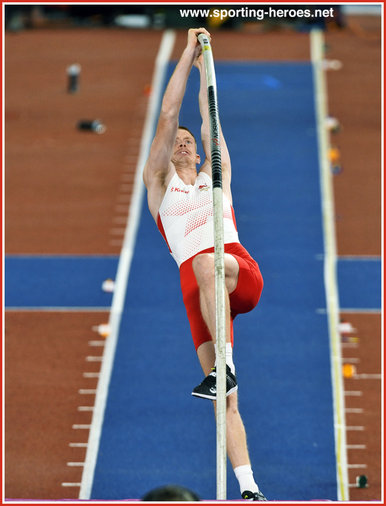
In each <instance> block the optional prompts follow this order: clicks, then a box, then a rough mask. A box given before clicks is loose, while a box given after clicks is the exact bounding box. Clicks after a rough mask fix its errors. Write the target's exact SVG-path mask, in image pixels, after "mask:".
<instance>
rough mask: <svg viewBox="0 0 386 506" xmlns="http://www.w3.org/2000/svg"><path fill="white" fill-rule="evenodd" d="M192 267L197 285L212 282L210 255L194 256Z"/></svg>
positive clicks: (212, 258) (212, 259)
mask: <svg viewBox="0 0 386 506" xmlns="http://www.w3.org/2000/svg"><path fill="white" fill-rule="evenodd" d="M192 267H193V272H194V275H195V276H196V279H197V283H198V284H199V285H201V284H204V283H212V282H213V279H214V257H213V254H212V253H201V254H200V255H197V256H195V257H194V259H193V263H192Z"/></svg>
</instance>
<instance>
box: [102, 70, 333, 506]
mask: <svg viewBox="0 0 386 506" xmlns="http://www.w3.org/2000/svg"><path fill="white" fill-rule="evenodd" d="M172 68H173V67H171V69H170V72H171V71H172ZM216 69H217V79H218V88H219V103H220V111H221V119H222V123H223V129H224V132H225V135H226V137H227V139H228V144H229V149H230V152H231V156H232V161H233V181H232V187H233V193H234V207H235V212H236V217H237V220H238V228H239V233H240V237H241V240H242V242H243V243H244V245H245V246H246V248H247V249H248V250H249V251H250V252H251V253H252V254H253V256H255V258H256V259H257V260H258V262H259V264H260V267H261V270H262V273H263V276H264V278H265V288H264V291H263V295H262V299H261V303H260V305H259V307H258V308H257V309H256V310H254V311H253V312H252V313H250V314H248V315H245V316H240V317H239V318H238V320H236V326H235V329H236V347H235V361H236V367H237V372H238V378H239V384H240V394H239V396H240V410H241V413H242V416H243V418H244V422H245V425H246V428H247V433H248V441H249V447H250V451H251V458H252V463H253V468H254V471H255V475H256V478H257V480H258V482H259V484H260V486H261V488H262V490H263V491H264V492H265V493H266V495H267V496H268V497H269V498H271V499H277V500H308V499H315V498H327V499H336V474H335V454H334V437H333V412H332V395H331V380H330V362H329V344H328V342H329V341H328V331H327V321H326V317H325V316H323V315H320V314H317V308H319V307H324V287H323V271H322V267H323V264H322V262H320V261H319V260H317V255H318V254H321V253H322V252H323V244H322V225H321V212H320V209H321V206H320V192H319V172H318V158H317V146H316V127H315V116H314V102H313V85H312V72H311V67H310V65H307V64H291V65H289V64H286V65H283V64H268V65H267V64H264V65H263V64H239V63H237V64H229V63H226V64H225V63H221V64H217V66H216ZM197 86H198V82H197V79H194V80H193V79H192V82H191V83H190V84H189V87H188V94H187V99H186V101H185V102H184V107H183V112H182V116H181V121H180V123H181V124H184V125H187V126H189V127H191V128H192V129H193V132H194V133H196V134H198V133H199V118H198V112H197ZM197 136H198V137H199V135H197ZM149 265H151V276H150V277H148V273H149ZM201 378H202V373H201V371H200V368H199V366H198V363H197V359H196V357H195V353H194V348H193V345H192V343H191V338H190V335H189V329H188V323H187V320H186V316H185V312H184V307H183V305H182V301H181V296H180V291H179V279H178V272H177V267H176V266H175V264H174V262H173V260H172V259H171V258H170V257H169V254H168V252H167V248H166V246H165V244H163V240H162V238H161V236H160V235H159V233H158V231H157V229H156V227H155V224H154V223H153V221H152V218H151V216H150V214H149V212H148V210H147V209H146V208H145V204H144V209H143V212H142V217H141V223H140V229H139V236H138V240H137V245H136V251H135V254H134V260H133V264H132V270H131V276H130V280H129V288H128V294H127V299H126V304H125V315H124V319H123V322H122V328H121V333H120V338H119V342H118V349H117V354H116V360H115V364H114V369H113V375H112V379H111V384H110V394H109V400H108V405H107V411H106V416H105V422H104V427H103V435H102V439H101V446H100V453H99V457H98V462H97V466H96V472H95V479H94V486H93V491H92V498H98V499H101V498H102V499H121V498H125V497H127V498H130V497H141V496H142V495H143V494H144V493H145V492H146V491H147V490H149V489H151V488H153V487H155V486H159V485H162V484H165V483H170V482H172V483H179V484H182V485H185V486H187V487H190V488H192V489H194V490H195V491H196V492H197V493H198V494H199V495H200V496H201V497H202V498H205V499H214V498H215V494H216V491H215V482H216V478H215V467H216V466H215V424H214V419H213V408H212V406H211V404H210V403H209V402H206V401H203V400H198V399H194V398H192V397H191V396H190V392H191V389H192V387H194V386H195V385H196V384H197V383H198V382H199V381H200V380H201ZM229 471H230V472H229V473H228V498H229V499H238V498H239V490H238V485H237V482H236V480H235V478H234V476H233V472H232V471H231V470H229Z"/></svg>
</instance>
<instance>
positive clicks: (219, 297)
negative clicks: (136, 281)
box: [198, 33, 227, 500]
mask: <svg viewBox="0 0 386 506" xmlns="http://www.w3.org/2000/svg"><path fill="white" fill-rule="evenodd" d="M198 40H199V42H200V44H201V47H202V54H203V58H204V65H205V73H206V82H207V87H208V104H209V121H210V134H211V135H210V136H211V160H212V182H213V222H214V268H215V290H216V344H217V351H216V390H217V397H216V440H217V472H216V476H217V500H225V499H226V495H227V493H226V490H227V484H226V476H227V465H226V464H227V453H226V362H225V348H226V336H225V269H224V223H223V192H222V169H221V147H220V123H219V115H218V105H217V87H216V74H215V68H214V60H213V53H212V47H211V45H210V41H209V39H208V37H207V36H206V35H204V34H203V33H201V34H200V35H199V36H198Z"/></svg>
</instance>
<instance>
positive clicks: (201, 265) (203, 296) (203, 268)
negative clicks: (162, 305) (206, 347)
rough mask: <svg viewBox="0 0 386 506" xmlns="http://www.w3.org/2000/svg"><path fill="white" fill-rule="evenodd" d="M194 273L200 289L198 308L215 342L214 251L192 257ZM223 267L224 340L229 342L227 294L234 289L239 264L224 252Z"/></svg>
mask: <svg viewBox="0 0 386 506" xmlns="http://www.w3.org/2000/svg"><path fill="white" fill-rule="evenodd" d="M192 267H193V271H194V275H195V276H196V280H197V284H198V287H199V289H200V308H201V314H202V317H203V318H204V321H205V323H206V325H207V327H208V329H209V332H210V335H211V336H212V339H213V342H216V294H215V284H214V253H201V254H200V255H197V256H196V257H194V259H193V263H192ZM224 269H225V287H226V290H225V315H226V329H225V331H226V342H227V343H229V342H230V308H229V294H230V293H232V292H233V290H235V288H236V286H237V281H238V277H239V264H238V263H237V260H236V259H235V258H234V257H233V256H232V255H229V254H227V253H225V254H224Z"/></svg>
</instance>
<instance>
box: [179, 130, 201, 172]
mask: <svg viewBox="0 0 386 506" xmlns="http://www.w3.org/2000/svg"><path fill="white" fill-rule="evenodd" d="M172 162H174V163H180V164H181V163H183V164H185V163H187V164H191V163H194V164H197V163H200V157H199V155H198V154H197V147H196V141H195V140H194V137H193V135H192V134H191V133H189V132H188V131H187V130H183V129H181V128H180V129H178V130H177V136H176V140H175V142H174V150H173V157H172Z"/></svg>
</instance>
